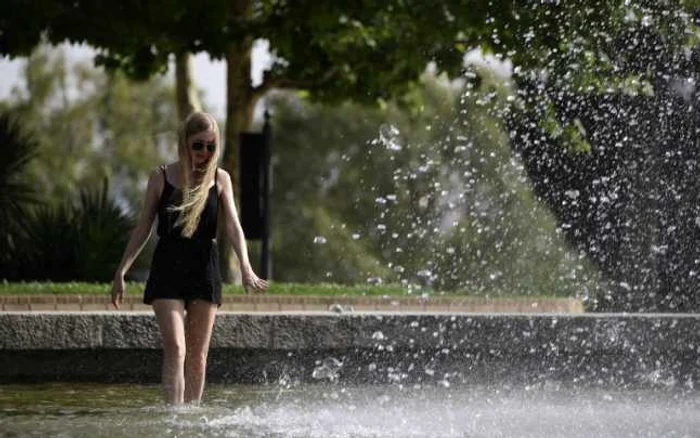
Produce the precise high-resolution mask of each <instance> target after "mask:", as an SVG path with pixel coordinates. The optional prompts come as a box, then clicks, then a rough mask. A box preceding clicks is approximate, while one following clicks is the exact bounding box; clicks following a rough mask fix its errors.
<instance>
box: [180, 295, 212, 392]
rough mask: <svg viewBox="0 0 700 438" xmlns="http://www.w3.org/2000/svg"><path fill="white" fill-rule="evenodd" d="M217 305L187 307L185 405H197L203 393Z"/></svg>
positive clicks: (207, 302) (198, 303)
mask: <svg viewBox="0 0 700 438" xmlns="http://www.w3.org/2000/svg"><path fill="white" fill-rule="evenodd" d="M216 309H217V305H216V304H213V303H210V302H209V301H192V302H190V303H189V304H188V305H187V318H186V320H185V343H186V345H187V355H186V356H185V403H195V404H197V403H199V402H200V400H201V399H202V393H203V392H204V375H205V373H206V370H207V354H208V352H209V342H210V341H211V332H212V329H213V328H214V318H215V317H216Z"/></svg>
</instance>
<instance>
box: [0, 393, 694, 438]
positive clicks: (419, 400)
mask: <svg viewBox="0 0 700 438" xmlns="http://www.w3.org/2000/svg"><path fill="white" fill-rule="evenodd" d="M205 397H206V403H204V404H203V406H202V407H197V408H195V407H185V408H177V409H171V408H167V407H165V406H163V405H162V404H161V402H160V390H159V388H158V387H157V386H137V385H96V384H77V385H76V384H50V385H9V386H0V436H3V437H12V436H57V437H82V436H85V437H88V436H89V437H100V436H104V437H107V436H109V437H118V436H125V437H126V436H142V437H156V436H168V437H176V436H188V437H190V436H206V437H251V438H253V437H267V438H282V437H285V438H286V437H298V438H314V437H319V438H328V437H338V438H340V437H348V438H350V437H353V438H364V437H367V438H370V437H371V438H380V437H386V438H404V437H406V438H408V437H412V438H413V437H416V438H417V437H436V438H437V437H440V438H443V437H564V436H566V437H591V436H601V437H691V436H693V437H694V436H697V431H698V430H699V428H700V416H698V415H697V412H698V411H699V408H700V397H699V396H698V393H696V392H694V391H681V390H663V391H651V390H639V391H635V390H607V389H603V388H587V389H575V388H571V387H560V386H555V385H542V386H538V387H503V386H502V387H489V386H459V387H452V388H443V387H439V386H424V387H418V386H416V387H401V386H398V385H392V386H352V385H349V386H348V385H345V386H340V385H335V384H317V385H289V386H280V385H261V386H242V385H226V386H222V385H210V386H209V387H208V388H207V390H206V394H205Z"/></svg>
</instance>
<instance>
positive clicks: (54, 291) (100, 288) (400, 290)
mask: <svg viewBox="0 0 700 438" xmlns="http://www.w3.org/2000/svg"><path fill="white" fill-rule="evenodd" d="M144 287H145V284H144V283H127V286H126V288H127V293H128V294H141V293H143V289H144ZM110 288H111V285H110V284H108V283H80V282H70V283H52V282H27V283H10V282H2V283H0V295H104V294H108V293H109V291H110ZM266 293H267V294H268V295H324V296H342V295H348V296H381V295H391V296H402V295H407V294H408V291H407V289H406V288H404V287H402V286H398V285H388V286H369V285H367V286H364V285H359V286H347V285H338V284H301V283H272V284H271V285H270V288H269V289H268V291H267V292H266ZM416 293H418V292H415V291H414V294H416ZM224 294H226V295H242V294H244V291H243V287H241V286H235V285H224Z"/></svg>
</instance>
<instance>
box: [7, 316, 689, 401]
mask: <svg viewBox="0 0 700 438" xmlns="http://www.w3.org/2000/svg"><path fill="white" fill-rule="evenodd" d="M699 327H700V316H698V315H675V314H673V315H671V314H669V315H659V314H653V315H651V314H650V315H620V314H580V315H572V314H541V313H540V314H508V313H503V314H470V313H453V314H449V313H443V314H426V313H420V312H417V313H400V314H399V313H395V312H394V313H373V312H365V313H361V312H358V313H354V312H351V313H346V314H333V313H329V312H288V313H279V312H271V313H263V312H258V313H243V312H221V314H220V315H219V316H218V317H217V320H216V326H215V328H214V333H213V337H212V345H211V361H210V366H209V373H210V374H209V375H208V376H209V377H211V379H212V381H227V382H248V383H260V382H269V381H277V380H279V379H288V378H290V377H291V378H294V379H298V380H300V381H302V380H305V381H312V380H314V379H318V376H319V375H326V376H329V379H331V380H333V379H334V378H336V377H334V376H335V375H336V374H338V375H339V377H340V378H342V379H346V380H347V381H352V382H372V383H391V382H392V381H393V380H395V379H396V378H397V377H396V376H399V377H400V379H401V381H402V382H407V383H408V382H427V381H437V380H441V379H448V380H450V381H451V382H452V383H455V382H457V381H461V382H472V383H474V382H476V383H488V382H490V381H494V380H498V381H501V380H508V381H512V382H519V383H528V384H530V383H545V382H548V381H550V380H561V381H565V382H571V383H574V384H578V383H589V384H596V385H608V384H615V385H630V384H631V385H642V386H662V387H669V386H676V385H681V386H682V387H687V388H691V389H692V388H694V385H695V383H696V382H698V381H700V330H698V328H699ZM160 342H161V341H160V335H159V332H158V328H157V325H156V322H155V318H154V316H153V314H152V313H146V312H36V311H35V312H4V313H0V381H1V382H19V381H52V380H72V381H76V380H86V381H123V380H129V381H143V380H146V381H152V382H156V381H157V380H158V375H159V366H160V348H161V343H160ZM338 364H340V365H338Z"/></svg>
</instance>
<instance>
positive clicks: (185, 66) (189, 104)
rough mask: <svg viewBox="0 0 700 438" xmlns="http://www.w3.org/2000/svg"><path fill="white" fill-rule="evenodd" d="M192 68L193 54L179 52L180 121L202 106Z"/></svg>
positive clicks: (176, 79) (177, 63) (178, 97)
mask: <svg viewBox="0 0 700 438" xmlns="http://www.w3.org/2000/svg"><path fill="white" fill-rule="evenodd" d="M192 70H193V68H192V54H191V53H190V52H180V53H178V54H177V55H176V56H175V93H176V99H177V117H178V120H180V121H182V120H185V118H186V117H187V116H189V115H190V114H191V113H193V112H194V111H199V110H201V108H202V105H201V104H200V102H199V96H198V95H197V87H196V85H195V81H194V74H193V71H192Z"/></svg>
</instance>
